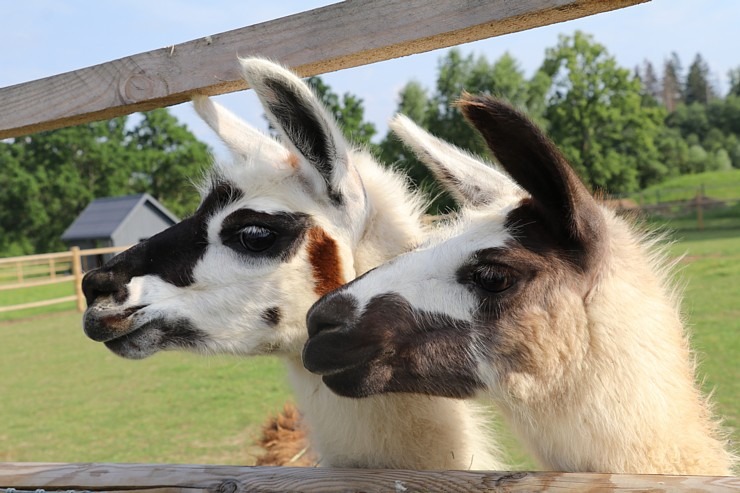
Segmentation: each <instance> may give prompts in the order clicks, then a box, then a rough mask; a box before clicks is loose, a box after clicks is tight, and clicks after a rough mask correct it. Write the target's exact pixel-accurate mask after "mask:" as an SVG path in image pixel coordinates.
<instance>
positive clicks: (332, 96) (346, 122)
mask: <svg viewBox="0 0 740 493" xmlns="http://www.w3.org/2000/svg"><path fill="white" fill-rule="evenodd" d="M306 82H307V83H308V85H309V86H311V87H312V88H313V89H314V91H316V94H318V96H319V99H320V100H321V101H322V102H323V103H324V105H325V106H326V107H327V108H328V110H329V113H331V114H332V116H333V117H334V119H335V120H336V121H337V122H338V123H339V126H340V127H341V128H342V132H343V133H344V136H345V137H346V138H347V139H348V140H350V141H351V142H354V143H355V144H361V145H364V146H367V147H372V144H371V142H370V140H371V139H372V138H373V136H374V135H375V134H376V133H377V130H376V129H375V125H373V124H372V123H369V122H366V121H365V108H364V107H363V104H362V103H363V102H362V99H360V98H358V97H357V96H355V95H354V94H351V93H349V92H346V93H344V95H343V96H342V97H341V99H340V97H339V95H338V94H336V93H334V92H332V90H331V88H330V87H329V85H328V84H326V83H325V82H324V81H323V80H322V79H321V77H309V78H308V80H307V81H306Z"/></svg>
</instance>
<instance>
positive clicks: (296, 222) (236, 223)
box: [219, 209, 311, 262]
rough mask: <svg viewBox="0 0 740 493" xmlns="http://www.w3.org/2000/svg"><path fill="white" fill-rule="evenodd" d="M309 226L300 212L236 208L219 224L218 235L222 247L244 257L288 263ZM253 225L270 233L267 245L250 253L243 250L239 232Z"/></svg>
mask: <svg viewBox="0 0 740 493" xmlns="http://www.w3.org/2000/svg"><path fill="white" fill-rule="evenodd" d="M310 225H311V220H310V216H308V215H307V214H302V213H298V212H296V213H288V212H276V213H267V212H260V211H255V210H252V209H239V210H238V211H234V212H232V213H231V214H229V215H228V216H227V217H226V219H224V222H223V224H222V225H221V232H220V233H219V236H220V237H221V241H222V242H223V244H224V245H226V246H227V247H229V248H231V249H232V250H234V251H235V252H237V253H239V254H240V255H244V256H245V257H248V258H269V259H275V258H276V259H279V260H280V261H282V262H285V261H287V260H289V259H290V258H292V257H293V255H295V253H296V252H297V251H298V247H299V246H300V245H301V243H302V241H303V238H304V237H305V235H306V231H307V230H308V228H309V227H310ZM253 226H257V227H259V228H262V229H264V230H269V231H271V232H273V233H274V238H273V239H274V241H272V242H271V244H270V246H269V247H267V248H265V249H263V250H260V251H254V250H252V249H249V248H245V245H244V244H243V241H242V238H241V233H242V231H244V230H245V228H249V227H253Z"/></svg>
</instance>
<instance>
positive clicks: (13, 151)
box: [0, 109, 208, 255]
mask: <svg viewBox="0 0 740 493" xmlns="http://www.w3.org/2000/svg"><path fill="white" fill-rule="evenodd" d="M206 151H207V147H206V146H205V145H204V144H202V143H200V142H198V141H197V140H196V139H195V137H193V135H192V134H191V133H190V132H189V131H187V129H186V128H185V127H184V126H182V125H180V124H179V123H178V122H177V121H176V120H175V119H174V118H173V117H172V116H171V115H169V113H168V112H167V110H165V109H162V110H155V111H153V112H150V113H147V114H144V115H142V117H141V121H140V122H139V123H138V124H137V125H135V126H133V127H131V126H130V125H128V120H127V119H126V118H115V119H113V120H109V121H104V122H94V123H88V124H84V125H79V126H76V127H68V128H63V129H60V130H54V131H51V132H42V133H38V134H34V135H29V136H26V137H21V138H17V139H14V140H12V141H5V142H0V186H2V190H3V193H2V194H0V254H2V255H16V254H30V253H41V252H47V251H54V250H59V249H62V248H63V247H64V245H63V244H62V242H61V240H60V236H61V234H62V233H63V232H64V230H65V229H66V228H67V227H68V226H69V225H70V224H71V223H72V221H73V220H74V219H75V217H77V215H78V214H79V213H80V212H81V211H82V209H84V208H85V207H86V206H87V205H88V204H89V203H90V201H92V200H93V199H94V198H97V197H105V196H116V195H125V194H131V193H136V192H149V193H151V194H152V195H154V196H155V197H157V198H158V199H159V200H161V201H162V202H163V203H164V204H166V205H167V206H168V207H169V208H171V210H172V211H173V212H175V213H176V214H183V213H185V212H187V211H189V210H192V209H193V208H194V207H195V205H197V198H196V197H195V196H194V194H193V193H192V185H191V183H190V180H191V179H192V178H197V177H198V174H199V173H200V169H201V168H202V166H204V165H205V164H207V163H208V158H207V152H206Z"/></svg>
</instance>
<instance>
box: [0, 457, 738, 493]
mask: <svg viewBox="0 0 740 493" xmlns="http://www.w3.org/2000/svg"><path fill="white" fill-rule="evenodd" d="M0 488H5V489H9V488H13V489H15V490H23V491H29V490H31V491H34V490H44V491H70V490H83V491H113V490H115V491H127V492H137V491H138V492H142V493H153V492H159V493H163V492H165V491H166V492H169V493H174V492H181V493H195V492H204V493H205V492H229V493H236V492H245V493H246V492H250V493H251V492H278V491H301V492H306V493H310V492H322V493H323V492H360V491H362V492H368V493H370V492H388V493H414V492H429V491H445V492H455V491H458V492H462V491H476V492H477V491H489V492H490V491H495V492H517V491H527V492H540V491H598V492H628V491H629V492H635V491H651V492H661V491H666V492H689V491H690V492H713V493H721V492H731V491H733V492H737V491H738V489H740V478H737V477H730V476H716V477H715V476H673V475H637V474H594V473H558V472H480V471H409V470H400V469H399V470H372V469H329V468H310V467H306V468H302V467H241V466H203V465H201V466H194V465H171V464H53V463H51V464H48V463H0Z"/></svg>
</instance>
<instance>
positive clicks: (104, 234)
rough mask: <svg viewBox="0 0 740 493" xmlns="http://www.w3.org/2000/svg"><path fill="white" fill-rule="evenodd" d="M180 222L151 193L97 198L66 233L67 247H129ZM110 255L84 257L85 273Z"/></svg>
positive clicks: (64, 238) (63, 235)
mask: <svg viewBox="0 0 740 493" xmlns="http://www.w3.org/2000/svg"><path fill="white" fill-rule="evenodd" d="M178 221H179V219H178V218H177V216H175V215H174V214H172V213H171V212H170V211H168V210H167V209H166V208H165V207H164V206H163V205H162V204H160V203H159V202H158V201H157V200H156V199H155V198H154V197H152V196H151V195H149V194H148V193H142V194H137V195H127V196H124V197H106V198H102V199H95V200H93V201H92V202H90V204H88V206H87V207H85V210H83V211H82V212H81V213H80V215H79V216H77V219H75V220H74V222H72V224H71V225H70V226H69V227H68V228H67V230H66V231H65V232H64V233H63V234H62V241H63V242H65V243H66V244H67V246H70V247H71V246H78V247H80V249H82V250H84V249H88V248H102V247H114V246H128V245H133V244H135V243H138V242H140V241H142V240H145V239H147V238H149V237H150V236H153V235H155V234H157V233H159V232H160V231H163V230H165V229H167V228H169V227H170V226H172V225H174V224H176V223H177V222H178ZM108 257H110V255H106V256H90V257H83V259H82V260H83V266H82V267H83V270H85V271H87V270H90V269H93V268H95V267H98V266H99V265H101V264H102V263H103V262H104V261H105V260H107V258H108Z"/></svg>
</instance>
